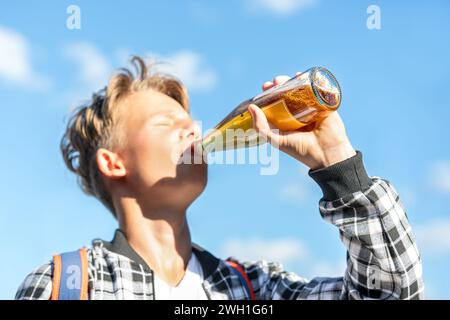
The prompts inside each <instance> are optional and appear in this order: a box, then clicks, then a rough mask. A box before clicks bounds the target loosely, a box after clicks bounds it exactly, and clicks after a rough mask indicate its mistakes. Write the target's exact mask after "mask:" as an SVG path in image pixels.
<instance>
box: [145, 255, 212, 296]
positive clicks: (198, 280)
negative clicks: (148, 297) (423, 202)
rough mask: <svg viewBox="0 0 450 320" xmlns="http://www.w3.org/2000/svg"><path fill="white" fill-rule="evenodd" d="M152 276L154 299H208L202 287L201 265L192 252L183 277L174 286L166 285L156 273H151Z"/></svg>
mask: <svg viewBox="0 0 450 320" xmlns="http://www.w3.org/2000/svg"><path fill="white" fill-rule="evenodd" d="M153 277H154V286H155V287H154V294H155V300H208V297H207V296H206V293H205V290H204V289H203V287H202V283H203V271H202V266H201V265H200V262H199V261H198V259H197V257H196V256H195V253H194V252H192V254H191V259H190V260H189V262H188V265H187V268H186V272H185V274H184V276H183V279H181V281H180V283H178V285H177V286H176V287H172V286H170V285H168V284H167V283H166V282H165V281H164V280H162V279H160V278H159V277H158V276H157V275H156V274H153Z"/></svg>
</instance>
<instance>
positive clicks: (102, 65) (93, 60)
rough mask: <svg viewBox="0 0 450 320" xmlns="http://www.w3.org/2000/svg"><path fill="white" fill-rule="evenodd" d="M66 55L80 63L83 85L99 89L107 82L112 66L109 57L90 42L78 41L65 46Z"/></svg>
mask: <svg viewBox="0 0 450 320" xmlns="http://www.w3.org/2000/svg"><path fill="white" fill-rule="evenodd" d="M64 53H65V56H66V57H67V58H68V59H71V60H73V61H74V62H75V63H76V64H77V65H78V68H79V70H78V72H79V77H80V78H79V79H80V81H81V82H82V84H83V85H85V86H88V87H90V88H91V91H94V90H98V89H100V88H101V87H104V86H105V85H106V84H107V81H108V78H109V76H110V74H111V72H112V68H111V66H110V64H109V62H108V59H107V58H106V57H105V56H104V55H103V54H102V53H101V52H100V50H99V49H97V47H96V46H95V45H93V44H91V43H88V42H76V43H71V44H69V45H67V46H66V47H65V48H64Z"/></svg>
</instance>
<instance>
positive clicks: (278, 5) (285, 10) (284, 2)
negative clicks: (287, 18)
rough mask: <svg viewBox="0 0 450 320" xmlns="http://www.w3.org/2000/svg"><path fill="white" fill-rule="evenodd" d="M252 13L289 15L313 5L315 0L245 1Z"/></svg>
mask: <svg viewBox="0 0 450 320" xmlns="http://www.w3.org/2000/svg"><path fill="white" fill-rule="evenodd" d="M247 1H248V4H249V6H250V8H251V9H252V10H254V11H267V12H269V13H273V14H277V15H289V14H293V13H295V12H297V11H299V10H302V9H305V8H308V7H310V6H312V5H314V4H315V3H316V2H317V0H247Z"/></svg>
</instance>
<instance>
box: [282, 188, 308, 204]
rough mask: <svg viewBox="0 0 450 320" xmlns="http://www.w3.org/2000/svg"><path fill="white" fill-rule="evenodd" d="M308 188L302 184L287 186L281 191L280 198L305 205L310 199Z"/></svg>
mask: <svg viewBox="0 0 450 320" xmlns="http://www.w3.org/2000/svg"><path fill="white" fill-rule="evenodd" d="M309 196H310V192H309V190H308V188H307V187H306V186H305V185H303V184H301V183H291V184H286V185H284V186H283V187H281V189H280V197H281V198H282V199H283V200H288V201H290V202H293V203H297V204H304V203H306V202H307V200H308V199H309Z"/></svg>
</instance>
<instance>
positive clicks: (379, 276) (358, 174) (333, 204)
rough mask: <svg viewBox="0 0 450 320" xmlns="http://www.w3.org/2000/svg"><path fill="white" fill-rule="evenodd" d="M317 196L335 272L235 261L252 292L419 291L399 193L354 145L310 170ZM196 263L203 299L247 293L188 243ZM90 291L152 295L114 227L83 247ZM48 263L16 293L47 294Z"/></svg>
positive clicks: (140, 263) (368, 294) (279, 295)
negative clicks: (338, 263)
mask: <svg viewBox="0 0 450 320" xmlns="http://www.w3.org/2000/svg"><path fill="white" fill-rule="evenodd" d="M309 174H310V176H311V177H312V178H313V179H314V180H315V181H316V182H318V183H319V185H320V187H321V188H322V191H323V193H324V197H323V198H322V199H321V200H320V202H319V210H320V213H321V215H322V217H323V218H324V220H325V221H327V222H329V223H331V224H333V225H335V226H336V227H337V228H338V229H339V234H340V238H341V240H342V242H343V244H344V245H345V247H346V248H347V268H346V271H345V274H344V275H343V276H342V277H336V278H327V277H318V278H314V279H312V280H310V281H308V280H306V279H304V278H302V277H300V276H298V275H296V274H295V273H292V272H288V271H286V270H284V269H283V266H282V265H281V264H280V263H278V262H268V261H265V260H260V261H239V260H238V259H236V258H234V257H230V258H231V259H232V260H234V261H236V262H238V263H240V264H241V265H242V266H243V267H244V269H245V271H246V273H247V275H248V277H249V279H250V281H251V284H252V287H253V290H254V292H255V295H256V299H260V300H300V299H421V298H423V297H424V285H423V280H422V264H421V259H420V255H419V251H418V249H417V246H416V243H415V241H414V237H413V235H412V233H411V227H410V224H409V223H408V219H407V216H406V213H405V210H404V208H403V206H402V204H401V201H400V199H399V196H398V194H397V192H396V191H395V189H394V188H393V187H392V185H391V184H390V183H389V182H388V181H386V180H383V179H381V178H378V177H371V178H369V176H367V173H366V172H365V169H364V167H363V164H362V156H361V153H360V152H357V155H356V156H354V157H352V158H350V159H347V160H345V161H342V162H340V163H338V164H335V165H333V166H331V167H327V168H324V169H319V170H315V171H310V173H309ZM193 253H194V254H196V255H197V257H198V259H199V261H200V263H201V265H202V269H203V274H204V281H203V284H202V285H203V289H204V290H205V292H206V295H207V296H208V298H209V299H214V300H228V299H231V300H242V299H244V300H245V299H249V296H248V294H247V291H246V290H245V289H244V287H243V286H242V283H241V281H240V280H239V278H238V276H237V275H236V274H235V272H234V271H233V270H232V269H231V267H230V266H229V265H228V264H227V263H225V261H224V260H222V259H219V258H217V257H215V256H214V255H212V254H211V253H209V252H208V251H206V250H204V249H202V248H201V247H200V246H198V245H196V244H193ZM88 261H89V285H88V287H89V299H92V300H98V299H154V290H153V288H154V283H153V271H152V270H151V269H150V268H149V267H148V265H147V264H146V263H145V261H144V260H143V259H142V258H141V257H140V256H139V255H138V254H137V253H136V252H135V251H134V250H133V249H132V248H131V246H130V245H129V244H128V242H127V240H126V237H125V235H124V234H123V233H122V232H121V231H120V230H118V231H116V234H115V237H114V239H113V241H112V242H106V241H102V240H94V241H93V245H92V247H91V248H89V249H88ZM52 274H53V263H52V261H49V262H48V263H46V264H44V265H42V266H40V267H39V268H37V269H36V270H34V271H33V272H32V273H31V274H29V275H28V276H27V277H26V278H25V280H24V281H23V283H22V285H21V286H20V288H19V290H18V291H17V294H16V299H46V300H47V299H49V298H50V296H51V291H52Z"/></svg>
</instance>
